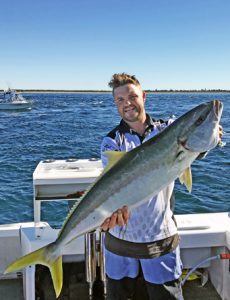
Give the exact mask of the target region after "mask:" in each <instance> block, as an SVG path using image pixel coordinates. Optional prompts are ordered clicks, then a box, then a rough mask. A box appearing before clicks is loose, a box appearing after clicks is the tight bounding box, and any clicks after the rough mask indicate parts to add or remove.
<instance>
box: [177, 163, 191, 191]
mask: <svg viewBox="0 0 230 300" xmlns="http://www.w3.org/2000/svg"><path fill="white" fill-rule="evenodd" d="M179 180H180V183H181V184H184V185H185V186H186V188H187V190H188V191H189V193H191V191H192V171H191V167H188V168H186V169H185V170H184V172H183V173H182V174H181V175H180V177H179Z"/></svg>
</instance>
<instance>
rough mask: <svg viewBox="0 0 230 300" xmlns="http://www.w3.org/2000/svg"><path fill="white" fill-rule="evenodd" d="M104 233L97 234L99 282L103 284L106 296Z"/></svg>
mask: <svg viewBox="0 0 230 300" xmlns="http://www.w3.org/2000/svg"><path fill="white" fill-rule="evenodd" d="M104 238H105V232H103V231H100V234H99V256H98V264H99V267H100V280H101V281H102V282H103V288H104V295H107V279H106V273H105V247H104Z"/></svg>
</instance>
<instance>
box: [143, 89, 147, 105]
mask: <svg viewBox="0 0 230 300" xmlns="http://www.w3.org/2000/svg"><path fill="white" fill-rule="evenodd" d="M143 101H144V103H145V101H146V92H144V91H143Z"/></svg>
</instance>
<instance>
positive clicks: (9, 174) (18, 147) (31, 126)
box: [0, 93, 230, 227]
mask: <svg viewBox="0 0 230 300" xmlns="http://www.w3.org/2000/svg"><path fill="white" fill-rule="evenodd" d="M24 96H25V97H26V98H27V99H32V100H33V109H32V110H31V111H21V112H3V111H0V224H6V223H15V222H25V221H32V220H33V185H32V174H33V171H34V170H35V168H36V166H37V164H38V163H39V161H41V160H44V159H67V158H73V157H75V158H92V157H94V158H99V157H100V143H101V140H102V137H103V136H104V135H105V134H106V133H107V132H109V131H110V130H111V129H112V128H113V127H114V126H115V125H117V124H118V122H119V119H120V118H119V116H118V113H117V111H116V108H115V106H114V104H113V100H112V96H111V95H110V94H98V93H96V94H92V93H91V94H84V93H82V94H80V93H31V94H24ZM0 97H1V95H0ZM213 99H219V100H221V101H222V102H223V103H224V112H223V116H222V122H221V123H222V126H223V128H224V136H223V142H224V143H226V145H225V146H224V147H219V146H217V147H216V148H215V149H213V150H212V151H210V153H209V154H208V155H207V156H206V158H205V159H203V160H201V161H195V162H194V163H193V166H192V170H193V189H192V193H191V194H189V193H188V192H187V191H186V189H185V187H184V186H181V185H180V184H179V182H176V187H175V192H176V205H175V213H176V214H184V213H199V212H200V213H201V212H210V213H211V212H224V211H230V196H229V192H230V156H229V149H230V124H229V117H230V93H215V94H211V93H162V94H159V93H154V94H148V96H147V103H146V110H147V112H149V113H150V114H151V115H152V116H153V117H154V118H163V119H167V118H169V117H170V116H172V115H174V116H175V117H179V116H180V115H182V114H183V113H185V112H186V111H188V110H189V109H191V108H192V107H194V106H196V105H198V104H200V103H202V102H206V101H210V100H213ZM67 212H68V206H67V204H66V203H65V202H57V201H55V202H52V203H50V202H46V203H43V204H42V220H44V221H49V222H50V224H51V226H53V227H59V226H61V224H62V222H63V220H64V218H65V216H66V214H67Z"/></svg>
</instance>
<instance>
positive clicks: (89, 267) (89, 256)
mask: <svg viewBox="0 0 230 300" xmlns="http://www.w3.org/2000/svg"><path fill="white" fill-rule="evenodd" d="M96 266H97V255H96V232H95V231H92V232H88V233H86V234H85V268H86V281H87V282H88V283H89V296H90V297H91V296H92V295H93V284H94V281H95V280H96Z"/></svg>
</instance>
